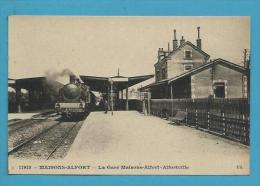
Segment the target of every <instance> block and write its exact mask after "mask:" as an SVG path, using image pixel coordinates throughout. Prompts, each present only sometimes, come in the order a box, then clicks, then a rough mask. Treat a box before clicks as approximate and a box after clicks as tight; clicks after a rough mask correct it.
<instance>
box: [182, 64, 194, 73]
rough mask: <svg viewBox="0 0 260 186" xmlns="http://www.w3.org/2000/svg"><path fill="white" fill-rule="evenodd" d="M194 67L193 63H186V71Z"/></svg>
mask: <svg viewBox="0 0 260 186" xmlns="http://www.w3.org/2000/svg"><path fill="white" fill-rule="evenodd" d="M192 68H193V64H185V65H184V71H189V70H191V69H192Z"/></svg>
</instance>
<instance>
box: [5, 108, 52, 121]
mask: <svg viewBox="0 0 260 186" xmlns="http://www.w3.org/2000/svg"><path fill="white" fill-rule="evenodd" d="M52 110H53V109H44V110H35V111H30V112H21V113H8V121H11V120H22V119H30V118H31V117H32V116H35V115H38V114H42V113H47V112H50V111H52Z"/></svg>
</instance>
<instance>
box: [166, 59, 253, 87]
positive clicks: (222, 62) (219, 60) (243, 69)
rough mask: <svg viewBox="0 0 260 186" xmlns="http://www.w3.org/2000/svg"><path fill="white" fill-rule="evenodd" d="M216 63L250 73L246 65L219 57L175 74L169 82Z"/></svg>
mask: <svg viewBox="0 0 260 186" xmlns="http://www.w3.org/2000/svg"><path fill="white" fill-rule="evenodd" d="M216 64H221V65H223V66H227V67H229V68H231V69H233V70H236V71H238V72H240V73H243V74H247V73H248V70H247V69H246V68H245V67H242V66H240V65H237V64H235V63H232V62H230V61H226V60H224V59H221V58H218V59H215V60H213V61H211V62H208V63H205V64H203V65H201V66H199V67H197V68H194V69H191V70H190V71H187V72H185V73H183V74H180V75H178V76H175V77H173V78H171V79H169V81H168V83H171V82H173V81H175V80H177V79H179V78H182V77H185V76H188V75H193V74H197V73H199V72H201V71H203V70H205V69H207V68H210V67H212V66H213V65H216Z"/></svg>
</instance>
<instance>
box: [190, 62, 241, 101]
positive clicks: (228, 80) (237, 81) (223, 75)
mask: <svg viewBox="0 0 260 186" xmlns="http://www.w3.org/2000/svg"><path fill="white" fill-rule="evenodd" d="M212 70H213V74H212ZM242 78H243V74H242V73H240V72H237V71H235V70H233V69H231V68H228V67H225V66H223V65H219V64H218V65H216V66H215V67H214V68H213V69H212V68H210V69H206V70H204V71H202V72H200V73H198V74H195V75H192V76H191V92H192V94H191V95H192V98H206V97H209V96H210V95H212V96H214V90H213V83H214V82H224V83H225V86H226V87H225V94H226V95H225V97H226V98H242V97H244V96H245V94H243V88H244V85H243V80H242Z"/></svg>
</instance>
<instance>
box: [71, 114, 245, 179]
mask: <svg viewBox="0 0 260 186" xmlns="http://www.w3.org/2000/svg"><path fill="white" fill-rule="evenodd" d="M66 160H68V161H73V162H80V163H81V164H82V163H87V164H89V165H92V167H94V168H93V169H92V171H93V172H90V174H91V173H95V174H99V173H100V174H129V173H130V174H136V170H135V171H134V172H133V170H122V169H120V170H118V169H117V170H115V169H111V170H100V169H99V167H100V166H101V165H102V166H104V167H105V166H106V167H107V166H108V165H109V166H112V165H114V166H117V165H154V166H156V165H160V166H163V165H185V166H187V167H188V168H187V169H182V170H177V169H169V170H168V169H167V170H155V169H152V170H140V171H141V174H165V171H166V174H193V175H194V174H209V175H210V174H214V175H216V174H224V175H225V174H238V175H239V174H249V148H248V147H246V146H244V145H241V144H239V143H236V142H232V141H230V140H227V139H223V138H221V137H218V136H215V135H212V134H208V133H205V132H202V131H199V130H196V129H194V128H190V127H187V126H179V125H170V124H169V121H167V120H164V119H161V118H158V117H155V116H144V115H143V114H141V113H139V112H137V111H116V112H114V114H113V116H112V115H111V113H110V112H108V113H107V114H104V112H92V113H90V115H89V116H88V117H87V119H86V120H85V121H84V124H83V125H82V127H81V129H80V131H79V133H78V135H77V137H76V138H75V140H74V143H73V144H72V146H71V148H70V150H69V152H68V154H67V156H66ZM102 166H101V167H102ZM241 167H242V168H241ZM138 171H139V170H138Z"/></svg>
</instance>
